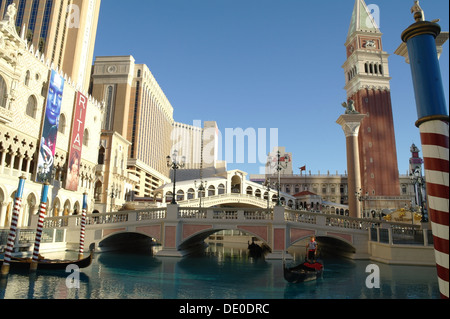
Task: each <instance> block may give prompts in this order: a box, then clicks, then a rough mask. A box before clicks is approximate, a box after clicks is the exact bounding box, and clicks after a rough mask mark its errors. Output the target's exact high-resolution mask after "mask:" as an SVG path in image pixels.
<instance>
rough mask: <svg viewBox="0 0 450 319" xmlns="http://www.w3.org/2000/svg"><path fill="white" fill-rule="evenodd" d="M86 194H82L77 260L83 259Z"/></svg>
mask: <svg viewBox="0 0 450 319" xmlns="http://www.w3.org/2000/svg"><path fill="white" fill-rule="evenodd" d="M87 196H88V194H87V193H84V194H83V208H82V212H81V231H80V250H79V252H78V259H82V258H83V254H84V235H85V230H86V210H87Z"/></svg>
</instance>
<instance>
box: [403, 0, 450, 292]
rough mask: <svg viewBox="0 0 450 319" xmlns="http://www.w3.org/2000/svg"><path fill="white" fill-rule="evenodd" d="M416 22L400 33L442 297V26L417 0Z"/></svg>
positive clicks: (445, 222)
mask: <svg viewBox="0 0 450 319" xmlns="http://www.w3.org/2000/svg"><path fill="white" fill-rule="evenodd" d="M412 11H414V19H415V20H416V23H414V24H412V25H411V26H409V27H408V28H407V29H406V30H405V31H403V33H402V41H403V42H405V43H406V45H407V47H408V55H409V60H410V65H411V72H412V79H413V84H414V92H415V98H416V105H417V113H418V120H417V122H416V126H417V127H418V128H419V130H420V138H421V141H422V148H423V157H424V164H425V165H424V166H425V176H426V185H427V186H426V189H427V197H428V212H429V216H430V221H431V229H432V233H433V241H434V250H435V259H436V266H437V274H438V281H439V291H440V293H441V297H442V298H444V299H448V298H449V249H448V247H449V229H448V227H449V218H448V214H449V176H448V174H449V127H448V122H449V116H448V111H447V106H446V102H445V95H444V87H443V84H442V77H441V72H440V68H439V61H438V54H437V49H436V37H437V36H438V35H439V34H440V33H441V27H440V26H439V25H438V24H437V23H434V22H429V21H424V20H425V18H424V13H423V11H422V10H421V8H420V7H419V5H418V1H416V6H414V7H413V10H412Z"/></svg>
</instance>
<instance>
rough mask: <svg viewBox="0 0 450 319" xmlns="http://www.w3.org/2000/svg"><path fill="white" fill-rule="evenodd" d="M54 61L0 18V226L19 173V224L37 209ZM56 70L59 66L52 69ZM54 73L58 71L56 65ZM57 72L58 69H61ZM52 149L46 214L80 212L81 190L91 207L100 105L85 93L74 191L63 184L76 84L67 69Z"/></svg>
mask: <svg viewBox="0 0 450 319" xmlns="http://www.w3.org/2000/svg"><path fill="white" fill-rule="evenodd" d="M52 68H53V66H52V65H50V63H49V62H48V60H47V59H46V57H45V56H43V55H42V54H41V53H39V52H37V51H35V49H34V48H33V46H31V47H29V46H28V45H27V42H26V41H25V38H24V35H23V34H22V35H20V36H19V35H18V34H17V33H16V31H15V28H14V26H13V25H11V24H10V22H9V20H3V21H0V101H1V102H0V228H1V227H8V226H9V220H10V219H11V215H12V203H13V201H14V194H15V192H16V190H17V186H18V183H19V177H20V176H25V177H26V182H25V190H24V194H23V197H22V198H23V202H22V212H21V214H20V219H19V227H27V226H29V223H30V220H31V215H33V214H36V212H37V209H38V206H39V202H40V196H41V189H42V185H41V184H38V183H35V182H34V181H35V180H36V163H37V157H38V156H37V155H38V151H39V145H40V135H41V131H42V126H43V122H44V121H43V118H44V114H45V113H44V110H45V102H46V95H47V90H48V82H49V77H50V73H51V70H52ZM56 71H58V70H56ZM58 73H60V72H59V71H58ZM60 74H61V73H60ZM61 75H62V76H64V78H65V87H64V93H63V98H62V106H61V116H60V120H59V123H60V125H59V131H58V136H57V143H56V153H55V162H54V167H55V168H56V170H55V172H54V173H55V181H54V182H53V183H52V184H51V185H50V191H49V196H48V204H47V205H48V210H47V216H61V215H68V214H73V213H74V212H75V211H76V212H77V213H80V212H81V206H82V199H83V193H85V192H86V193H88V195H89V197H88V198H89V200H88V210H89V208H91V210H92V208H93V197H94V196H93V195H94V192H93V191H94V181H95V169H96V165H97V159H98V147H99V143H100V134H101V120H102V116H103V115H102V113H103V111H102V105H101V104H100V103H98V102H97V101H95V100H94V99H93V98H92V97H90V96H88V95H87V94H86V93H83V92H81V93H83V94H84V95H85V96H87V97H88V105H87V116H86V121H85V133H86V134H85V137H84V141H83V150H82V158H81V166H80V175H79V176H80V179H79V187H78V191H77V192H72V191H68V190H65V189H64V184H65V177H66V175H67V164H68V163H67V162H68V155H69V154H68V152H69V144H70V137H71V136H70V135H71V132H72V119H73V113H74V105H75V99H76V94H77V92H78V91H79V90H78V87H80V86H79V85H78V84H77V83H74V82H73V81H72V79H70V78H68V77H67V75H64V74H61Z"/></svg>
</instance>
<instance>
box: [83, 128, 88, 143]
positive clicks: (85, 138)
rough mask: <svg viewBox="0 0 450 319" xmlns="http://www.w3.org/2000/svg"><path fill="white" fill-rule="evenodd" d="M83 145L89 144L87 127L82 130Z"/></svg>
mask: <svg viewBox="0 0 450 319" xmlns="http://www.w3.org/2000/svg"><path fill="white" fill-rule="evenodd" d="M83 145H84V146H89V131H88V130H87V129H85V130H84V135H83Z"/></svg>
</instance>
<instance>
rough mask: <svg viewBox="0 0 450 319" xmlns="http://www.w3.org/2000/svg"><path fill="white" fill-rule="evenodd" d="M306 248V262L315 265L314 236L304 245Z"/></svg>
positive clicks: (315, 249) (315, 243)
mask: <svg viewBox="0 0 450 319" xmlns="http://www.w3.org/2000/svg"><path fill="white" fill-rule="evenodd" d="M306 248H307V250H308V261H309V262H311V260H312V261H313V263H315V262H316V251H317V242H316V238H315V237H314V236H311V240H310V241H309V243H308V244H307V245H306Z"/></svg>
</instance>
